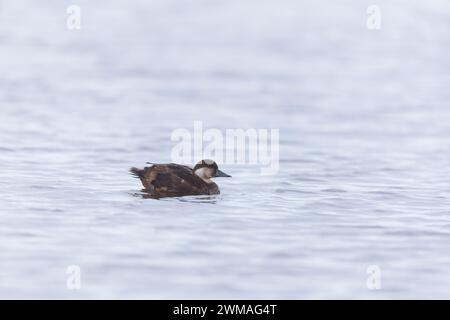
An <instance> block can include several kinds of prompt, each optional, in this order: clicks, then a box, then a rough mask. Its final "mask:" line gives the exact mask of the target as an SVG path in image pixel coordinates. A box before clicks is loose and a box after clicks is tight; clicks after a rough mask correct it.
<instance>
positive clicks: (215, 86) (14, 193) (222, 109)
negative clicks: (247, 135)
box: [0, 0, 450, 299]
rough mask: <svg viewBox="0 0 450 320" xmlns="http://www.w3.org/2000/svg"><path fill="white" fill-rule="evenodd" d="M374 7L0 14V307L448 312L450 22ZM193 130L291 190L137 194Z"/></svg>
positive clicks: (27, 6)
mask: <svg viewBox="0 0 450 320" xmlns="http://www.w3.org/2000/svg"><path fill="white" fill-rule="evenodd" d="M70 4H76V5H79V6H80V7H81V26H82V28H81V30H68V29H67V28H66V19H67V17H68V14H67V13H66V9H67V6H68V5H70ZM371 4H374V3H372V2H366V1H357V0H346V1H339V2H336V1H324V0H319V1H318V0H314V1H313V0H311V1H296V0H282V1H264V0H248V1H238V0H228V1H216V0H195V1H182V0H177V1H175V0H152V1H144V0H130V1H126V2H123V1H106V0H99V1H95V3H94V2H92V1H87V0H77V1H70V2H69V1H59V0H58V1H57V0H52V1H51V0H48V1H45V2H39V3H38V2H36V1H31V0H28V1H26V0H16V1H0V297H1V298H45V299H46V298H173V299H175V298H193V299H201V298H212V299H214V298H255V299H259V298H268V299H269V298H285V299H299V298H375V299H377V298H450V275H449V267H450V255H449V252H450V250H449V249H450V248H449V243H450V230H449V229H450V221H449V215H450V212H449V211H450V210H449V209H450V186H449V182H450V172H449V171H450V170H449V165H448V164H449V156H450V144H449V142H450V109H449V101H450V90H449V84H450V50H449V48H450V44H449V39H450V20H449V19H448V17H449V15H450V3H449V2H448V1H447V0H431V1H426V2H424V1H406V0H395V1H386V0H377V1H376V3H375V4H377V5H379V7H380V8H381V29H380V30H368V29H367V27H366V19H367V14H366V9H367V7H368V6H369V5H371ZM194 120H202V121H203V123H204V125H205V126H207V127H211V128H219V129H221V130H224V129H226V128H244V129H246V128H279V129H280V171H279V173H278V174H277V175H275V176H260V175H259V171H258V170H255V168H253V167H250V166H245V165H241V166H236V165H234V166H233V165H228V166H227V165H224V166H222V168H223V169H224V171H226V172H228V173H230V174H231V175H232V176H233V178H232V179H221V180H218V181H217V182H218V184H219V185H220V187H221V190H222V194H221V195H220V196H218V197H215V198H213V199H210V200H202V199H195V198H194V199H191V198H180V199H164V200H149V199H142V198H141V197H138V196H136V193H138V192H139V190H140V188H141V186H140V185H139V183H138V181H136V180H134V179H132V178H131V177H130V176H129V175H128V173H127V169H128V168H129V167H130V166H143V165H144V163H145V162H146V161H153V162H170V152H171V149H172V147H173V146H174V143H173V142H172V141H171V140H170V135H171V133H172V131H173V130H175V129H177V128H187V129H191V128H192V125H193V121H194ZM196 160H197V159H196ZM69 265H78V266H80V268H81V272H82V278H81V285H82V286H81V290H68V289H67V287H66V279H67V275H66V268H67V267H68V266H69ZM369 265H376V266H379V267H380V269H381V272H382V274H381V276H382V278H381V289H380V290H368V288H367V287H366V281H367V278H368V274H367V273H366V270H367V267H368V266H369Z"/></svg>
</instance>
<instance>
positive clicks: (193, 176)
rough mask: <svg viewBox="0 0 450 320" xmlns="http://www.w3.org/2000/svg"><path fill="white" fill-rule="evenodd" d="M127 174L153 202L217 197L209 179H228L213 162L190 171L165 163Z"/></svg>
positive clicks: (174, 164) (181, 166) (201, 164)
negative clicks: (136, 179)
mask: <svg viewBox="0 0 450 320" xmlns="http://www.w3.org/2000/svg"><path fill="white" fill-rule="evenodd" d="M130 172H131V174H133V175H134V176H135V177H136V178H139V179H140V180H141V182H142V184H143V185H144V187H145V190H144V191H145V192H147V193H149V194H150V195H151V196H152V197H154V198H163V197H181V196H193V195H213V194H219V193H220V190H219V187H218V186H217V184H215V183H214V182H213V181H212V180H211V178H216V177H231V176H230V175H228V174H226V173H225V172H223V171H220V170H219V168H218V166H217V164H216V163H215V162H214V161H213V160H202V161H200V162H198V163H197V164H196V165H195V167H194V168H190V167H188V166H184V165H180V164H176V163H169V164H153V165H152V166H151V167H146V168H144V169H138V168H131V169H130Z"/></svg>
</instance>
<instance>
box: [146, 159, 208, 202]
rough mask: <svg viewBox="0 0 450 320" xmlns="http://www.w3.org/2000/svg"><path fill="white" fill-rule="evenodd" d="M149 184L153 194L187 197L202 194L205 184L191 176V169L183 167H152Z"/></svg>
mask: <svg viewBox="0 0 450 320" xmlns="http://www.w3.org/2000/svg"><path fill="white" fill-rule="evenodd" d="M152 169H153V170H152V171H153V172H152V174H151V176H152V179H151V181H148V182H150V184H151V189H153V191H155V192H165V193H171V194H174V195H177V194H179V195H188V194H192V195H195V194H200V193H202V190H203V188H204V187H205V183H204V182H203V180H202V179H200V178H199V177H197V176H195V175H193V174H192V169H190V168H189V167H185V166H179V165H177V166H174V167H172V166H167V165H166V166H164V167H162V166H161V167H153V168H152Z"/></svg>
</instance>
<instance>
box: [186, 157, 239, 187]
mask: <svg viewBox="0 0 450 320" xmlns="http://www.w3.org/2000/svg"><path fill="white" fill-rule="evenodd" d="M193 170H194V174H195V175H197V176H199V177H200V178H201V179H202V180H203V181H205V182H207V183H211V182H212V181H211V178H216V177H231V176H230V175H228V174H226V173H225V172H223V171H220V170H219V167H218V166H217V163H215V162H214V161H213V160H202V161H200V162H198V163H197V164H196V165H195V167H194V169H193Z"/></svg>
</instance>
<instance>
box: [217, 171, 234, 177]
mask: <svg viewBox="0 0 450 320" xmlns="http://www.w3.org/2000/svg"><path fill="white" fill-rule="evenodd" d="M214 177H231V176H230V175H229V174H226V173H225V172H223V171H220V170H217V172H216V175H215V176H214Z"/></svg>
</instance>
